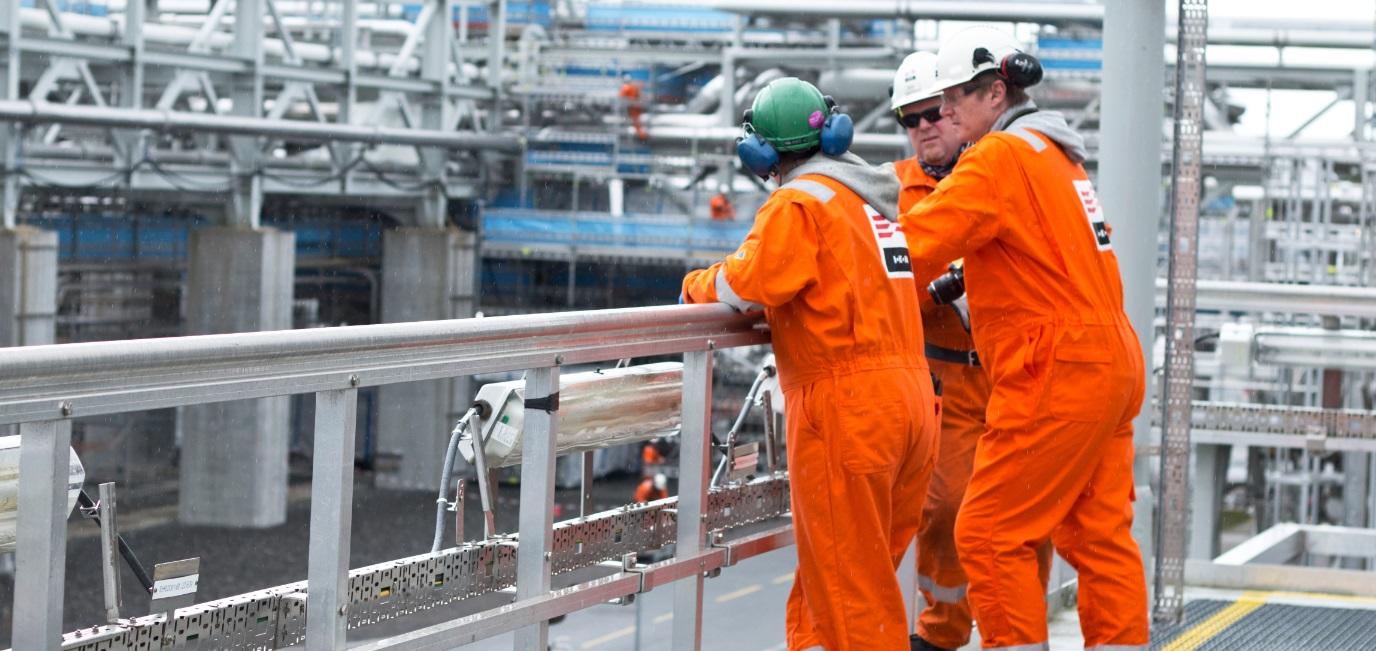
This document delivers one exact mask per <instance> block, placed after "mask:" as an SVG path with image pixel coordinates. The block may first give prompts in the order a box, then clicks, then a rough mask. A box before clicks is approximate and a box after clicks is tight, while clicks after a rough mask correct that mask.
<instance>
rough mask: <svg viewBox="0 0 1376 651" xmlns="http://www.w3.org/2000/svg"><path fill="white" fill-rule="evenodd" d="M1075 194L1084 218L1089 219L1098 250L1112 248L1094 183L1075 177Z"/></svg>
mask: <svg viewBox="0 0 1376 651" xmlns="http://www.w3.org/2000/svg"><path fill="white" fill-rule="evenodd" d="M1074 183H1075V194H1076V195H1077V196H1079V197H1080V205H1081V206H1083V207H1084V209H1085V219H1088V220H1089V230H1090V232H1092V233H1093V234H1094V242H1095V243H1096V244H1098V245H1099V250H1100V251H1108V250H1110V249H1112V248H1113V245H1112V243H1110V242H1109V241H1108V224H1106V223H1104V208H1103V206H1101V205H1099V197H1098V195H1096V194H1094V184H1093V183H1090V182H1089V179H1077V180H1075V181H1074Z"/></svg>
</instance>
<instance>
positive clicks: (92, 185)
mask: <svg viewBox="0 0 1376 651" xmlns="http://www.w3.org/2000/svg"><path fill="white" fill-rule="evenodd" d="M132 169H133V168H130V169H129V170H117V171H115V172H114V173H113V174H110V175H109V176H105V177H101V178H100V179H98V180H95V181H91V182H89V183H63V182H61V181H56V180H53V179H50V178H44V177H43V176H42V175H41V174H35V173H34V172H32V171H30V170H28V169H27V168H23V167H21V168H19V169H17V170H15V172H16V173H18V174H19V175H20V176H23V177H26V178H28V179H29V180H31V181H34V185H35V186H36V187H46V188H61V189H64V190H97V189H104V188H114V187H119V185H120V184H119V183H118V181H119V180H120V179H121V178H123V177H124V176H125V175H126V174H128V173H129V172H130V171H131V170H132Z"/></svg>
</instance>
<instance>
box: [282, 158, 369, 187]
mask: <svg viewBox="0 0 1376 651" xmlns="http://www.w3.org/2000/svg"><path fill="white" fill-rule="evenodd" d="M361 162H363V154H362V153H360V154H359V155H358V156H357V157H355V158H354V159H353V160H351V161H349V163H348V164H347V165H345V166H344V167H341V168H339V171H338V172H335V173H333V174H330V175H329V176H325V177H320V178H314V179H307V180H304V181H302V180H298V179H294V178H292V177H290V176H285V175H282V174H273V173H271V172H268V171H266V170H265V171H263V172H262V175H263V177H264V178H269V179H272V180H274V181H277V182H278V183H281V184H283V185H290V186H292V187H296V188H315V187H319V186H322V185H325V184H326V183H334V182H335V181H338V180H340V179H343V178H344V177H345V176H347V175H348V174H349V172H352V171H353V169H354V168H355V167H358V165H359V163H361Z"/></svg>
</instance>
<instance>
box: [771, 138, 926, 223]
mask: <svg viewBox="0 0 1376 651" xmlns="http://www.w3.org/2000/svg"><path fill="white" fill-rule="evenodd" d="M804 174H817V175H819V176H825V177H827V178H829V179H833V180H835V181H837V182H838V183H840V184H841V185H844V186H846V187H848V188H850V189H851V190H852V191H853V192H855V193H856V194H858V195H860V198H861V199H864V201H865V203H867V204H869V205H870V207H871V208H874V209H875V210H876V211H878V212H879V214H881V215H883V216H884V217H885V218H886V219H888V220H889V221H897V220H898V193H899V189H900V186H899V183H898V176H897V175H895V174H894V172H893V168H892V167H891V166H887V169H885V168H884V167H874V166H873V165H870V164H869V163H866V162H865V159H863V158H860V157H859V156H856V155H855V154H853V153H851V152H846V153H844V154H841V155H840V156H827V155H825V154H822V153H817V154H814V155H813V156H812V158H809V159H807V160H806V161H803V163H802V164H800V165H798V166H797V167H795V168H793V169H791V170H789V172H788V173H787V174H785V175H784V177H783V184H784V185H786V184H788V183H789V182H790V181H792V180H794V179H796V178H798V177H800V176H802V175H804Z"/></svg>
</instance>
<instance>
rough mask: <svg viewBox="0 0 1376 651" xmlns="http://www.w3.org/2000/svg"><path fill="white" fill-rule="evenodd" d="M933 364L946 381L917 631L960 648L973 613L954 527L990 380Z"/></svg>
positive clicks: (975, 371)
mask: <svg viewBox="0 0 1376 651" xmlns="http://www.w3.org/2000/svg"><path fill="white" fill-rule="evenodd" d="M925 323H926V322H925V321H924V324H925ZM931 366H932V373H934V374H936V375H937V377H939V378H940V379H941V383H942V397H941V408H942V410H941V436H940V443H939V445H938V446H937V455H936V467H935V469H934V470H933V471H932V481H931V484H929V485H928V488H927V503H926V504H924V505H923V507H922V529H921V530H919V531H918V533H917V573H918V587H919V588H921V589H922V594H923V597H925V598H926V601H927V604H926V606H925V607H924V608H923V609H922V612H921V613H919V614H918V617H917V634H918V635H919V636H921V637H922V639H924V640H926V641H927V642H929V643H930V644H933V645H935V646H938V647H941V648H943V649H959V648H960V647H963V646H965V645H966V644H967V643H968V642H969V641H970V622H971V615H970V604H969V603H968V602H967V601H966V585H967V579H966V577H965V571H964V570H962V569H961V567H960V558H959V557H958V556H957V555H956V542H955V535H954V531H953V530H954V529H955V524H956V513H957V512H958V511H959V510H960V502H961V500H962V499H963V498H964V497H965V486H966V484H968V483H969V482H970V468H971V466H973V465H974V463H975V442H976V441H978V440H979V437H980V435H981V434H983V433H984V429H985V426H984V408H985V406H986V405H987V404H988V402H989V380H988V378H987V377H985V376H984V369H981V368H978V367H973V366H968V365H965V364H952V363H948V362H939V361H934V362H931Z"/></svg>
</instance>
